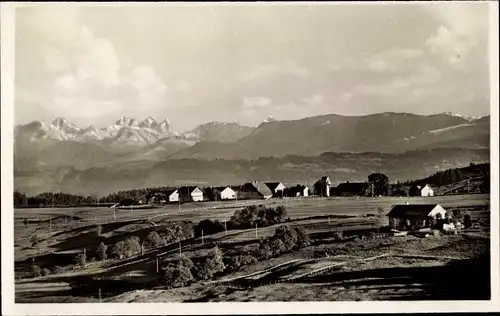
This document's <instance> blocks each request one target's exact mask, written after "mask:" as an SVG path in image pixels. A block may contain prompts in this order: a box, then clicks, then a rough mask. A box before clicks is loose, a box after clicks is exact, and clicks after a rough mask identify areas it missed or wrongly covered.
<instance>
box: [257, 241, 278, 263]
mask: <svg viewBox="0 0 500 316" xmlns="http://www.w3.org/2000/svg"><path fill="white" fill-rule="evenodd" d="M273 255H274V254H273V251H272V249H271V246H270V245H269V241H267V240H266V241H264V242H262V243H261V244H260V246H259V257H260V258H261V259H262V260H265V259H269V258H272V257H273Z"/></svg>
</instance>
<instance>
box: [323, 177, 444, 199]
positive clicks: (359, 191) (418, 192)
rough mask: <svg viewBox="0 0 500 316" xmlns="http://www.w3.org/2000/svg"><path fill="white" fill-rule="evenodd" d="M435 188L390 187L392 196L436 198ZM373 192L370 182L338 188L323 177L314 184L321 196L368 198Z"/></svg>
mask: <svg viewBox="0 0 500 316" xmlns="http://www.w3.org/2000/svg"><path fill="white" fill-rule="evenodd" d="M435 189H436V188H435V187H434V186H432V185H429V184H426V185H424V186H404V185H398V184H392V185H390V187H389V191H390V195H401V196H434V191H435ZM372 190H373V187H372V184H371V183H369V182H349V181H347V182H345V183H340V184H339V185H337V186H336V187H332V183H331V181H330V179H329V178H328V177H322V178H321V179H320V180H318V181H317V182H316V183H315V184H314V193H315V194H316V195H319V196H325V197H329V196H367V195H371V192H372Z"/></svg>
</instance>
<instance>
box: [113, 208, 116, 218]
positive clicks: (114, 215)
mask: <svg viewBox="0 0 500 316" xmlns="http://www.w3.org/2000/svg"><path fill="white" fill-rule="evenodd" d="M113 220H114V221H116V206H114V207H113Z"/></svg>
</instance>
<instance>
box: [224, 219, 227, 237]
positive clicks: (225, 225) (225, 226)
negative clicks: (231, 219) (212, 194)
mask: <svg viewBox="0 0 500 316" xmlns="http://www.w3.org/2000/svg"><path fill="white" fill-rule="evenodd" d="M224 230H225V231H226V235H227V223H226V218H225V217H224Z"/></svg>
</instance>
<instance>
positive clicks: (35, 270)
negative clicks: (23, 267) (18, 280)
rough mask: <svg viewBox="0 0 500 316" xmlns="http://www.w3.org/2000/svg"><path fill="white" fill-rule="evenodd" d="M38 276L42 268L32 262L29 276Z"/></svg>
mask: <svg viewBox="0 0 500 316" xmlns="http://www.w3.org/2000/svg"><path fill="white" fill-rule="evenodd" d="M40 276H42V269H41V268H40V267H39V266H37V265H36V264H33V265H32V266H31V277H33V278H38V277H40Z"/></svg>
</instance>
